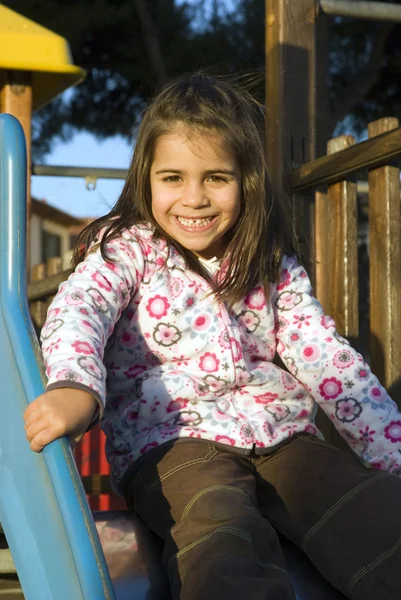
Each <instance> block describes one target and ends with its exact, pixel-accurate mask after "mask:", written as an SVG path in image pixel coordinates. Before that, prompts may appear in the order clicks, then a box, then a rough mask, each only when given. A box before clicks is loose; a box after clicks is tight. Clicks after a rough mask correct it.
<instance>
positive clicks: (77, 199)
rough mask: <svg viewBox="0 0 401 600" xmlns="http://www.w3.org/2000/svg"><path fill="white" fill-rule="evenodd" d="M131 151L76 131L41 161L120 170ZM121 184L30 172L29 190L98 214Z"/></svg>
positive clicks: (80, 212) (83, 213)
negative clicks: (91, 185)
mask: <svg viewBox="0 0 401 600" xmlns="http://www.w3.org/2000/svg"><path fill="white" fill-rule="evenodd" d="M179 1H180V2H183V1H184V0H179ZM186 1H187V2H188V0H186ZM224 4H225V5H226V6H227V7H228V8H231V9H232V7H233V4H234V3H233V0H225V1H224ZM67 94H68V91H67ZM131 154H132V144H131V143H127V140H125V139H124V138H123V137H119V136H118V137H117V136H116V137H113V138H108V139H107V140H102V141H99V140H97V139H96V138H95V137H94V136H93V135H91V134H89V133H77V134H76V135H75V136H74V137H73V138H72V140H71V141H69V142H66V143H58V144H55V145H54V148H53V150H52V152H51V153H50V154H49V155H48V156H46V159H45V161H42V162H43V163H45V164H48V165H60V166H77V167H115V168H118V169H124V168H127V167H128V165H129V161H130V158H131ZM38 164H39V163H38ZM122 186H123V181H119V180H106V179H98V180H97V182H96V187H95V189H94V190H87V189H86V187H85V181H84V179H81V178H77V177H39V176H36V175H34V176H32V183H31V192H32V196H33V197H34V198H37V199H39V200H42V199H44V200H46V202H48V203H49V204H52V205H53V206H56V207H57V208H60V209H61V210H64V211H65V212H68V213H70V214H71V215H74V216H76V217H99V216H101V215H104V214H106V213H107V212H108V211H109V210H110V208H111V207H112V206H113V205H114V204H115V202H116V201H117V199H118V196H119V194H120V191H121V189H122Z"/></svg>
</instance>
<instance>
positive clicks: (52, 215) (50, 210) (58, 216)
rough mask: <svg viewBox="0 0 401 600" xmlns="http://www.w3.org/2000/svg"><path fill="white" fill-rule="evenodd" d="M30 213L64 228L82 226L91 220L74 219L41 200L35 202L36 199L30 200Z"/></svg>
mask: <svg viewBox="0 0 401 600" xmlns="http://www.w3.org/2000/svg"><path fill="white" fill-rule="evenodd" d="M31 212H32V214H33V215H37V216H38V217H42V218H43V219H49V221H54V222H55V223H59V224H60V225H65V226H66V227H69V226H71V225H80V226H84V225H86V224H87V223H88V221H89V220H91V219H88V218H82V217H74V216H73V215H70V214H69V213H67V212H64V211H63V210H60V209H59V208H56V207H55V206H52V205H51V204H47V202H45V201H43V200H37V198H32V204H31Z"/></svg>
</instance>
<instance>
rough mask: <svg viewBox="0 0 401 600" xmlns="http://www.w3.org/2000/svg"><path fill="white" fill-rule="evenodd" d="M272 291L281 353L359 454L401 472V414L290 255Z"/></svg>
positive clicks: (397, 473) (289, 368)
mask: <svg viewBox="0 0 401 600" xmlns="http://www.w3.org/2000/svg"><path fill="white" fill-rule="evenodd" d="M282 266H283V268H282V275H281V280H280V283H279V284H278V285H277V286H275V287H273V289H272V298H271V300H272V305H273V310H274V312H275V321H276V339H277V352H278V353H279V355H280V357H281V359H282V360H283V362H284V363H285V365H286V366H287V368H288V370H289V371H290V372H291V373H292V374H293V375H294V376H295V377H296V378H297V379H299V380H300V381H301V382H302V383H303V385H304V386H305V388H306V389H307V390H308V391H309V392H310V394H311V395H312V396H313V398H314V399H315V401H316V402H317V403H318V404H319V405H320V406H321V408H322V409H323V410H324V412H325V413H326V415H327V416H328V417H329V419H330V420H331V421H332V423H333V424H334V426H335V427H336V429H337V430H338V431H339V433H340V434H341V435H342V437H343V438H344V439H345V440H346V441H347V442H348V444H349V446H350V447H351V448H352V449H353V450H354V452H355V453H356V454H357V455H358V456H359V457H360V458H362V459H363V460H364V461H366V462H368V463H369V464H370V465H371V466H372V467H373V468H377V469H382V470H386V471H390V472H392V473H394V474H396V475H399V476H401V414H400V412H399V410H398V408H397V405H396V404H395V402H394V401H393V400H392V399H391V398H390V396H389V395H388V394H387V392H386V390H385V389H384V388H383V387H382V385H380V383H379V381H378V379H377V378H376V377H375V376H374V375H373V374H372V372H371V370H370V368H369V366H368V365H367V364H366V362H365V361H364V359H363V358H362V356H361V355H360V354H359V353H358V352H356V350H354V349H353V348H352V347H351V346H350V345H349V343H348V341H346V340H345V339H344V338H342V337H341V336H340V335H339V334H338V333H337V331H336V328H335V323H334V321H333V319H332V318H331V317H328V316H325V315H324V313H323V310H322V307H321V305H320V304H319V302H318V301H317V300H316V298H314V297H313V295H312V290H311V284H310V281H309V278H308V276H307V274H306V271H305V269H304V268H303V267H301V266H300V265H299V264H298V262H297V260H296V259H295V258H294V257H290V258H288V257H285V258H284V260H283V265H282Z"/></svg>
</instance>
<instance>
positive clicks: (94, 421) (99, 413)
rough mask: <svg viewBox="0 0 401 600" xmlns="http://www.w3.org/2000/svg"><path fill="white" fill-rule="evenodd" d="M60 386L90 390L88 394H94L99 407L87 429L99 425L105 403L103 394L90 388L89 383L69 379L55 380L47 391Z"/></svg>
mask: <svg viewBox="0 0 401 600" xmlns="http://www.w3.org/2000/svg"><path fill="white" fill-rule="evenodd" d="M59 388H72V389H75V390H81V391H82V392H88V394H90V395H91V396H93V398H94V399H95V400H96V402H97V407H96V409H95V412H94V413H93V417H92V419H91V422H90V423H89V425H88V428H87V430H86V431H90V430H91V429H93V428H94V427H95V425H97V424H98V422H99V421H100V420H101V418H102V417H103V409H104V403H103V400H102V398H101V396H100V395H99V394H98V393H97V392H95V390H93V389H92V388H90V387H89V386H88V385H83V384H82V383H75V382H73V381H69V380H66V381H55V382H54V383H50V384H49V385H48V386H47V387H46V392H50V390H56V389H59Z"/></svg>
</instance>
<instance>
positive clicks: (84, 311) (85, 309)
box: [79, 308, 89, 315]
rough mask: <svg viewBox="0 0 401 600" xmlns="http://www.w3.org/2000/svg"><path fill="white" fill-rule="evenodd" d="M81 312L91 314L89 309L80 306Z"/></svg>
mask: <svg viewBox="0 0 401 600" xmlns="http://www.w3.org/2000/svg"><path fill="white" fill-rule="evenodd" d="M79 312H80V313H81V315H89V311H88V309H87V308H80V309H79Z"/></svg>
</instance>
